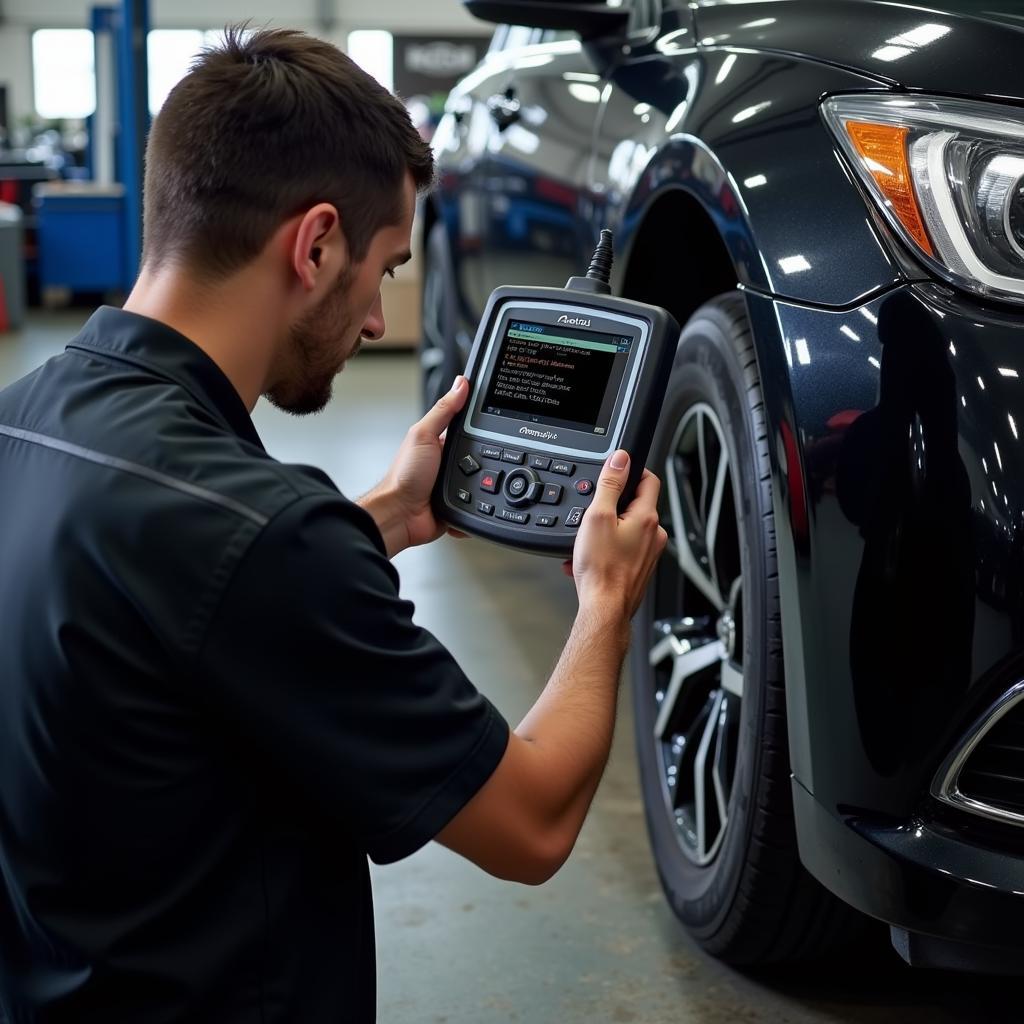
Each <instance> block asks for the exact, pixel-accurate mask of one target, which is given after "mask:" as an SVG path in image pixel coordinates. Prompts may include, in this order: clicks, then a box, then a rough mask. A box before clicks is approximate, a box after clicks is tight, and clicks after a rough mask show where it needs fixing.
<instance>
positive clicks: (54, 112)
mask: <svg viewBox="0 0 1024 1024" xmlns="http://www.w3.org/2000/svg"><path fill="white" fill-rule="evenodd" d="M95 52H96V51H95V44H94V43H93V37H92V32H90V31H89V30H88V29H85V28H42V29H39V30H38V31H36V32H33V33H32V84H33V89H34V93H35V97H34V98H35V106H36V113H37V114H39V116H40V117H43V118H46V119H47V120H63V119H65V118H81V117H88V116H89V115H90V114H91V113H92V112H93V111H94V110H95V109H96V67H95Z"/></svg>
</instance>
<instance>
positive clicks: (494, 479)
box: [480, 471, 501, 494]
mask: <svg viewBox="0 0 1024 1024" xmlns="http://www.w3.org/2000/svg"><path fill="white" fill-rule="evenodd" d="M500 483H501V474H500V473H494V472H490V471H485V472H484V473H483V475H482V476H481V477H480V490H482V491H487V493H488V494H497V493H498V485H499V484H500Z"/></svg>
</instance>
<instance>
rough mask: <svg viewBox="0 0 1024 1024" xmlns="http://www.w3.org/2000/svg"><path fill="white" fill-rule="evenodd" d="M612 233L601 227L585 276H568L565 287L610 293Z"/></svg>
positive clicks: (580, 290)
mask: <svg viewBox="0 0 1024 1024" xmlns="http://www.w3.org/2000/svg"><path fill="white" fill-rule="evenodd" d="M613 258H614V254H613V252H612V233H611V231H609V230H608V228H602V229H601V237H600V238H599V239H598V242H597V248H596V249H594V255H593V256H591V258H590V266H589V267H588V268H587V276H586V277H570V278H569V280H568V281H567V282H566V283H565V287H566V288H571V289H573V290H574V291H578V292H592V293H595V294H598V295H610V294H611V290H612V287H611V283H610V281H611V273H612V259H613Z"/></svg>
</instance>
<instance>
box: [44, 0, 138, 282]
mask: <svg viewBox="0 0 1024 1024" xmlns="http://www.w3.org/2000/svg"><path fill="white" fill-rule="evenodd" d="M90 24H91V27H92V30H93V32H94V33H95V38H96V71H97V82H96V85H97V109H96V113H95V114H94V115H93V117H92V118H91V119H90V124H89V131H90V138H89V153H88V157H89V168H90V172H91V178H92V181H91V182H90V183H82V184H81V185H78V186H75V185H66V184H60V185H55V186H54V187H52V188H49V187H48V188H46V189H41V190H40V192H39V205H38V210H39V232H38V234H39V266H40V285H41V286H42V287H43V288H44V289H45V288H50V287H56V288H68V289H70V290H72V291H100V292H107V291H111V292H112V291H121V292H125V293H127V292H129V291H130V290H131V288H132V286H133V285H134V283H135V279H136V277H137V276H138V272H139V262H140V257H141V251H142V178H143V158H144V155H145V146H146V136H147V134H148V132H149V75H148V73H147V60H146V46H147V37H148V35H149V11H148V8H147V0H122V2H121V3H120V4H119V5H118V6H110V7H95V8H93V10H92V12H91V19H90ZM115 183H119V186H120V187H118V186H117V185H116V184H115Z"/></svg>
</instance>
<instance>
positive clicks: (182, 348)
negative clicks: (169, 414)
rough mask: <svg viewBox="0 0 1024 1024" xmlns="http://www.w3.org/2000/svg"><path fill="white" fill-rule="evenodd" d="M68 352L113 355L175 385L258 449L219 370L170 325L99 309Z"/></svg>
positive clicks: (242, 406)
mask: <svg viewBox="0 0 1024 1024" xmlns="http://www.w3.org/2000/svg"><path fill="white" fill-rule="evenodd" d="M68 348H78V349H85V350H87V351H91V352H98V353H102V354H104V355H107V356H112V357H113V358H115V359H119V360H122V361H123V362H127V363H133V364H134V365H136V366H140V367H142V368H143V369H145V370H148V371H150V372H151V373H154V374H156V375H157V376H160V377H164V378H166V379H167V380H172V381H174V382H175V383H176V384H180V385H181V387H183V388H184V389H185V390H186V391H188V393H189V394H190V395H192V397H193V398H195V399H196V401H198V402H199V403H200V404H201V405H203V406H204V407H205V408H207V409H208V410H209V411H210V412H212V413H213V414H214V415H215V416H217V417H218V418H219V419H220V420H222V421H223V422H224V424H225V426H227V427H229V428H230V429H231V430H232V431H234V433H236V434H238V436H239V437H241V438H243V439H244V440H246V441H250V442H252V443H253V444H255V445H258V446H259V447H260V448H263V442H262V441H261V440H260V436H259V434H257V433H256V427H255V426H253V422H252V419H251V418H250V416H249V411H248V410H247V409H246V407H245V403H244V402H243V401H242V399H241V396H240V395H239V394H238V392H237V391H236V390H235V386H234V385H233V384H232V383H231V381H230V380H228V378H227V377H226V376H225V374H224V371H223V370H221V368H220V367H219V366H218V365H217V364H216V363H215V362H214V361H213V360H212V359H211V358H210V357H209V356H208V355H207V354H206V353H205V352H204V351H203V350H202V349H201V348H200V347H199V346H198V345H197V344H196V343H195V342H194V341H190V340H189V339H188V338H186V337H185V335H184V334H179V333H178V332H177V331H176V330H174V328H173V327H168V326H167V325H166V324H164V323H161V322H160V321H159V320H153V319H151V318H150V317H148V316H141V315H140V314H138V313H129V312H128V311H127V310H124V309H115V308H114V307H113V306H100V308H99V309H97V310H96V312H95V313H93V315H92V316H91V317H89V320H88V321H87V323H86V325H85V326H84V327H83V328H82V330H81V331H80V332H79V333H78V334H77V335H76V336H75V337H74V338H72V340H71V341H70V343H69V344H68Z"/></svg>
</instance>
